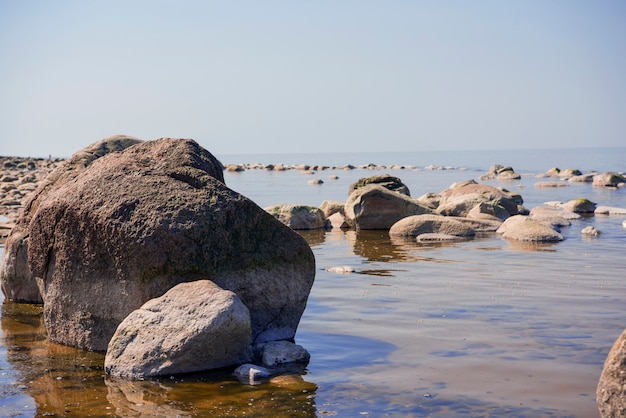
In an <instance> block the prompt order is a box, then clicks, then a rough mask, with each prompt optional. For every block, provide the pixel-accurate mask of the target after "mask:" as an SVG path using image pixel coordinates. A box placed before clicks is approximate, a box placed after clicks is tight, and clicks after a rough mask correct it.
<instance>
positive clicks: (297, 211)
mask: <svg viewBox="0 0 626 418" xmlns="http://www.w3.org/2000/svg"><path fill="white" fill-rule="evenodd" d="M265 210H266V211H267V213H269V214H270V215H272V216H273V217H275V218H276V219H278V220H279V221H280V222H282V223H283V224H285V225H287V226H288V227H290V228H291V229H321V228H326V226H327V225H326V217H325V216H324V212H322V211H321V209H319V208H316V207H314V206H307V205H274V206H270V207H267V208H265Z"/></svg>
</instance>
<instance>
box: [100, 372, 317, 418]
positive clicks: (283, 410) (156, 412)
mask: <svg viewBox="0 0 626 418" xmlns="http://www.w3.org/2000/svg"><path fill="white" fill-rule="evenodd" d="M105 382H106V386H107V389H108V394H107V399H108V401H109V402H110V404H111V405H112V407H113V408H114V411H115V413H116V414H117V415H119V416H123V417H139V416H158V417H175V416H181V417H187V416H218V417H225V416H230V417H266V416H272V417H296V416H297V417H315V410H316V408H315V391H316V386H315V384H313V383H310V382H306V381H305V380H304V379H303V378H302V377H301V376H298V375H284V376H278V377H275V378H273V379H272V380H270V381H269V382H267V383H264V384H261V385H255V386H246V385H241V384H240V383H239V382H238V381H233V380H232V379H231V376H230V374H226V373H225V374H223V375H221V376H220V375H213V376H210V377H209V378H206V377H205V378H199V377H197V376H194V377H187V378H185V379H178V378H177V379H171V380H170V379H168V380H160V381H159V380H146V381H129V380H125V379H118V378H112V377H108V378H106V379H105Z"/></svg>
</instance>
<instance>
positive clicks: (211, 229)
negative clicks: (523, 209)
mask: <svg viewBox="0 0 626 418" xmlns="http://www.w3.org/2000/svg"><path fill="white" fill-rule="evenodd" d="M223 181H224V179H223V170H222V165H221V163H220V162H219V161H218V160H217V159H216V158H215V157H214V156H213V155H212V154H211V153H209V152H208V151H207V150H205V149H203V148H202V147H200V146H199V145H198V144H197V143H196V142H195V141H193V140H183V139H173V138H163V139H159V140H155V141H146V142H142V143H139V144H136V145H134V146H132V147H130V148H127V149H126V150H124V151H123V152H119V153H109V154H107V155H105V156H104V157H101V158H98V159H97V160H95V161H93V162H91V164H90V165H89V166H88V167H87V168H86V169H85V170H83V172H82V173H81V175H80V176H78V177H77V178H76V179H75V180H74V181H72V182H68V183H65V184H63V185H62V186H60V187H59V188H58V189H56V190H54V191H53V192H50V193H49V194H48V196H47V198H46V199H45V200H43V201H42V202H41V203H40V205H39V208H38V209H37V212H36V213H35V215H34V217H33V220H32V222H31V231H30V243H29V248H28V257H29V264H30V268H31V270H32V272H33V275H34V277H35V278H36V280H37V282H38V285H39V288H40V290H41V294H42V297H43V301H44V319H45V323H46V328H47V331H48V336H49V338H50V339H51V340H52V341H55V342H59V343H63V344H67V345H71V346H75V347H79V348H85V349H89V350H95V351H104V350H106V348H107V345H108V343H109V340H110V339H111V337H112V336H113V334H114V332H115V329H116V328H117V326H118V325H119V324H120V323H121V322H122V320H123V319H124V318H125V317H126V316H127V315H128V314H130V313H131V312H132V311H134V310H135V309H137V308H139V307H140V306H141V305H142V304H144V303H145V302H147V301H148V300H150V299H153V298H156V297H159V296H161V295H163V294H164V293H165V292H167V290H169V289H171V288H172V287H174V286H176V285H177V284H179V283H182V282H186V281H195V280H211V281H213V282H214V283H216V284H217V285H218V286H220V287H222V288H223V289H226V290H230V291H232V292H234V293H236V294H237V296H238V297H239V298H240V299H241V300H242V301H243V303H244V304H245V305H246V307H247V308H248V309H249V311H250V318H251V327H252V339H253V341H254V342H257V343H259V342H266V341H274V340H282V339H290V338H293V337H294V335H295V332H296V328H297V325H298V323H299V320H300V317H301V315H302V313H303V311H304V308H305V305H306V300H307V298H308V294H309V291H310V288H311V286H312V284H313V280H314V276H315V259H314V256H313V253H312V251H311V249H310V247H309V246H308V244H307V243H306V241H305V240H304V239H303V238H302V237H301V236H300V235H299V234H297V233H296V232H294V231H293V230H291V229H289V228H287V227H285V226H284V225H283V224H281V223H280V222H279V221H278V220H276V219H275V218H274V217H273V216H271V215H269V214H268V213H267V212H265V211H264V210H263V209H261V208H259V207H258V206H257V205H256V204H255V203H254V202H252V201H251V200H249V199H247V198H246V197H244V196H242V195H240V194H238V193H237V192H234V191H233V190H231V189H229V188H228V187H226V185H225V184H224V182H223Z"/></svg>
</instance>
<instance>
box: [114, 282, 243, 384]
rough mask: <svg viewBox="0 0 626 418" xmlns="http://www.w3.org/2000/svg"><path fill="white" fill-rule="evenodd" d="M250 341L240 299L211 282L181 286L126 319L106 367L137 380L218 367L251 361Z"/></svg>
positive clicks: (117, 335)
mask: <svg viewBox="0 0 626 418" xmlns="http://www.w3.org/2000/svg"><path fill="white" fill-rule="evenodd" d="M251 342H252V334H251V328H250V313H249V311H248V308H246V306H245V305H244V304H243V302H241V300H240V299H239V298H238V297H237V295H235V294H234V293H233V292H230V291H228V290H224V289H222V288H220V287H219V286H217V285H216V284H214V283H212V282H210V281H208V280H198V281H195V282H190V283H181V284H179V285H177V286H174V287H173V288H171V289H170V290H169V291H167V293H165V294H164V295H163V296H161V297H159V298H156V299H151V300H149V301H148V302H146V303H145V304H144V305H143V306H141V308H139V309H137V310H135V311H133V312H131V313H130V315H128V316H127V317H126V318H125V319H124V320H123V321H122V323H121V324H120V325H119V326H118V327H117V330H116V331H115V334H114V335H113V338H112V339H111V341H110V342H109V346H108V349H107V352H106V357H105V360H104V368H105V371H106V372H107V373H108V374H111V375H114V376H120V377H128V378H132V379H140V378H145V377H154V376H162V375H175V374H183V373H193V372H200V371H205V370H211V369H217V368H221V367H226V366H231V365H238V364H241V363H245V362H247V361H250V360H251V358H252V349H251V346H250V344H251Z"/></svg>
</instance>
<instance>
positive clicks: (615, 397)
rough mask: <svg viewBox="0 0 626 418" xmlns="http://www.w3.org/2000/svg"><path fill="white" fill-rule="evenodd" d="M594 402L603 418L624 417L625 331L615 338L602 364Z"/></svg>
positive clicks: (625, 405) (625, 390)
mask: <svg viewBox="0 0 626 418" xmlns="http://www.w3.org/2000/svg"><path fill="white" fill-rule="evenodd" d="M596 402H597V403H598V409H599V411H600V416H601V417H603V418H609V417H611V418H613V417H623V416H626V330H624V331H623V332H622V334H621V335H620V336H619V337H618V338H617V340H616V341H615V343H614V344H613V347H612V348H611V351H610V352H609V355H608V356H607V358H606V361H605V362H604V368H603V369H602V374H601V375H600V380H599V381H598V386H597V388H596Z"/></svg>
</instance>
